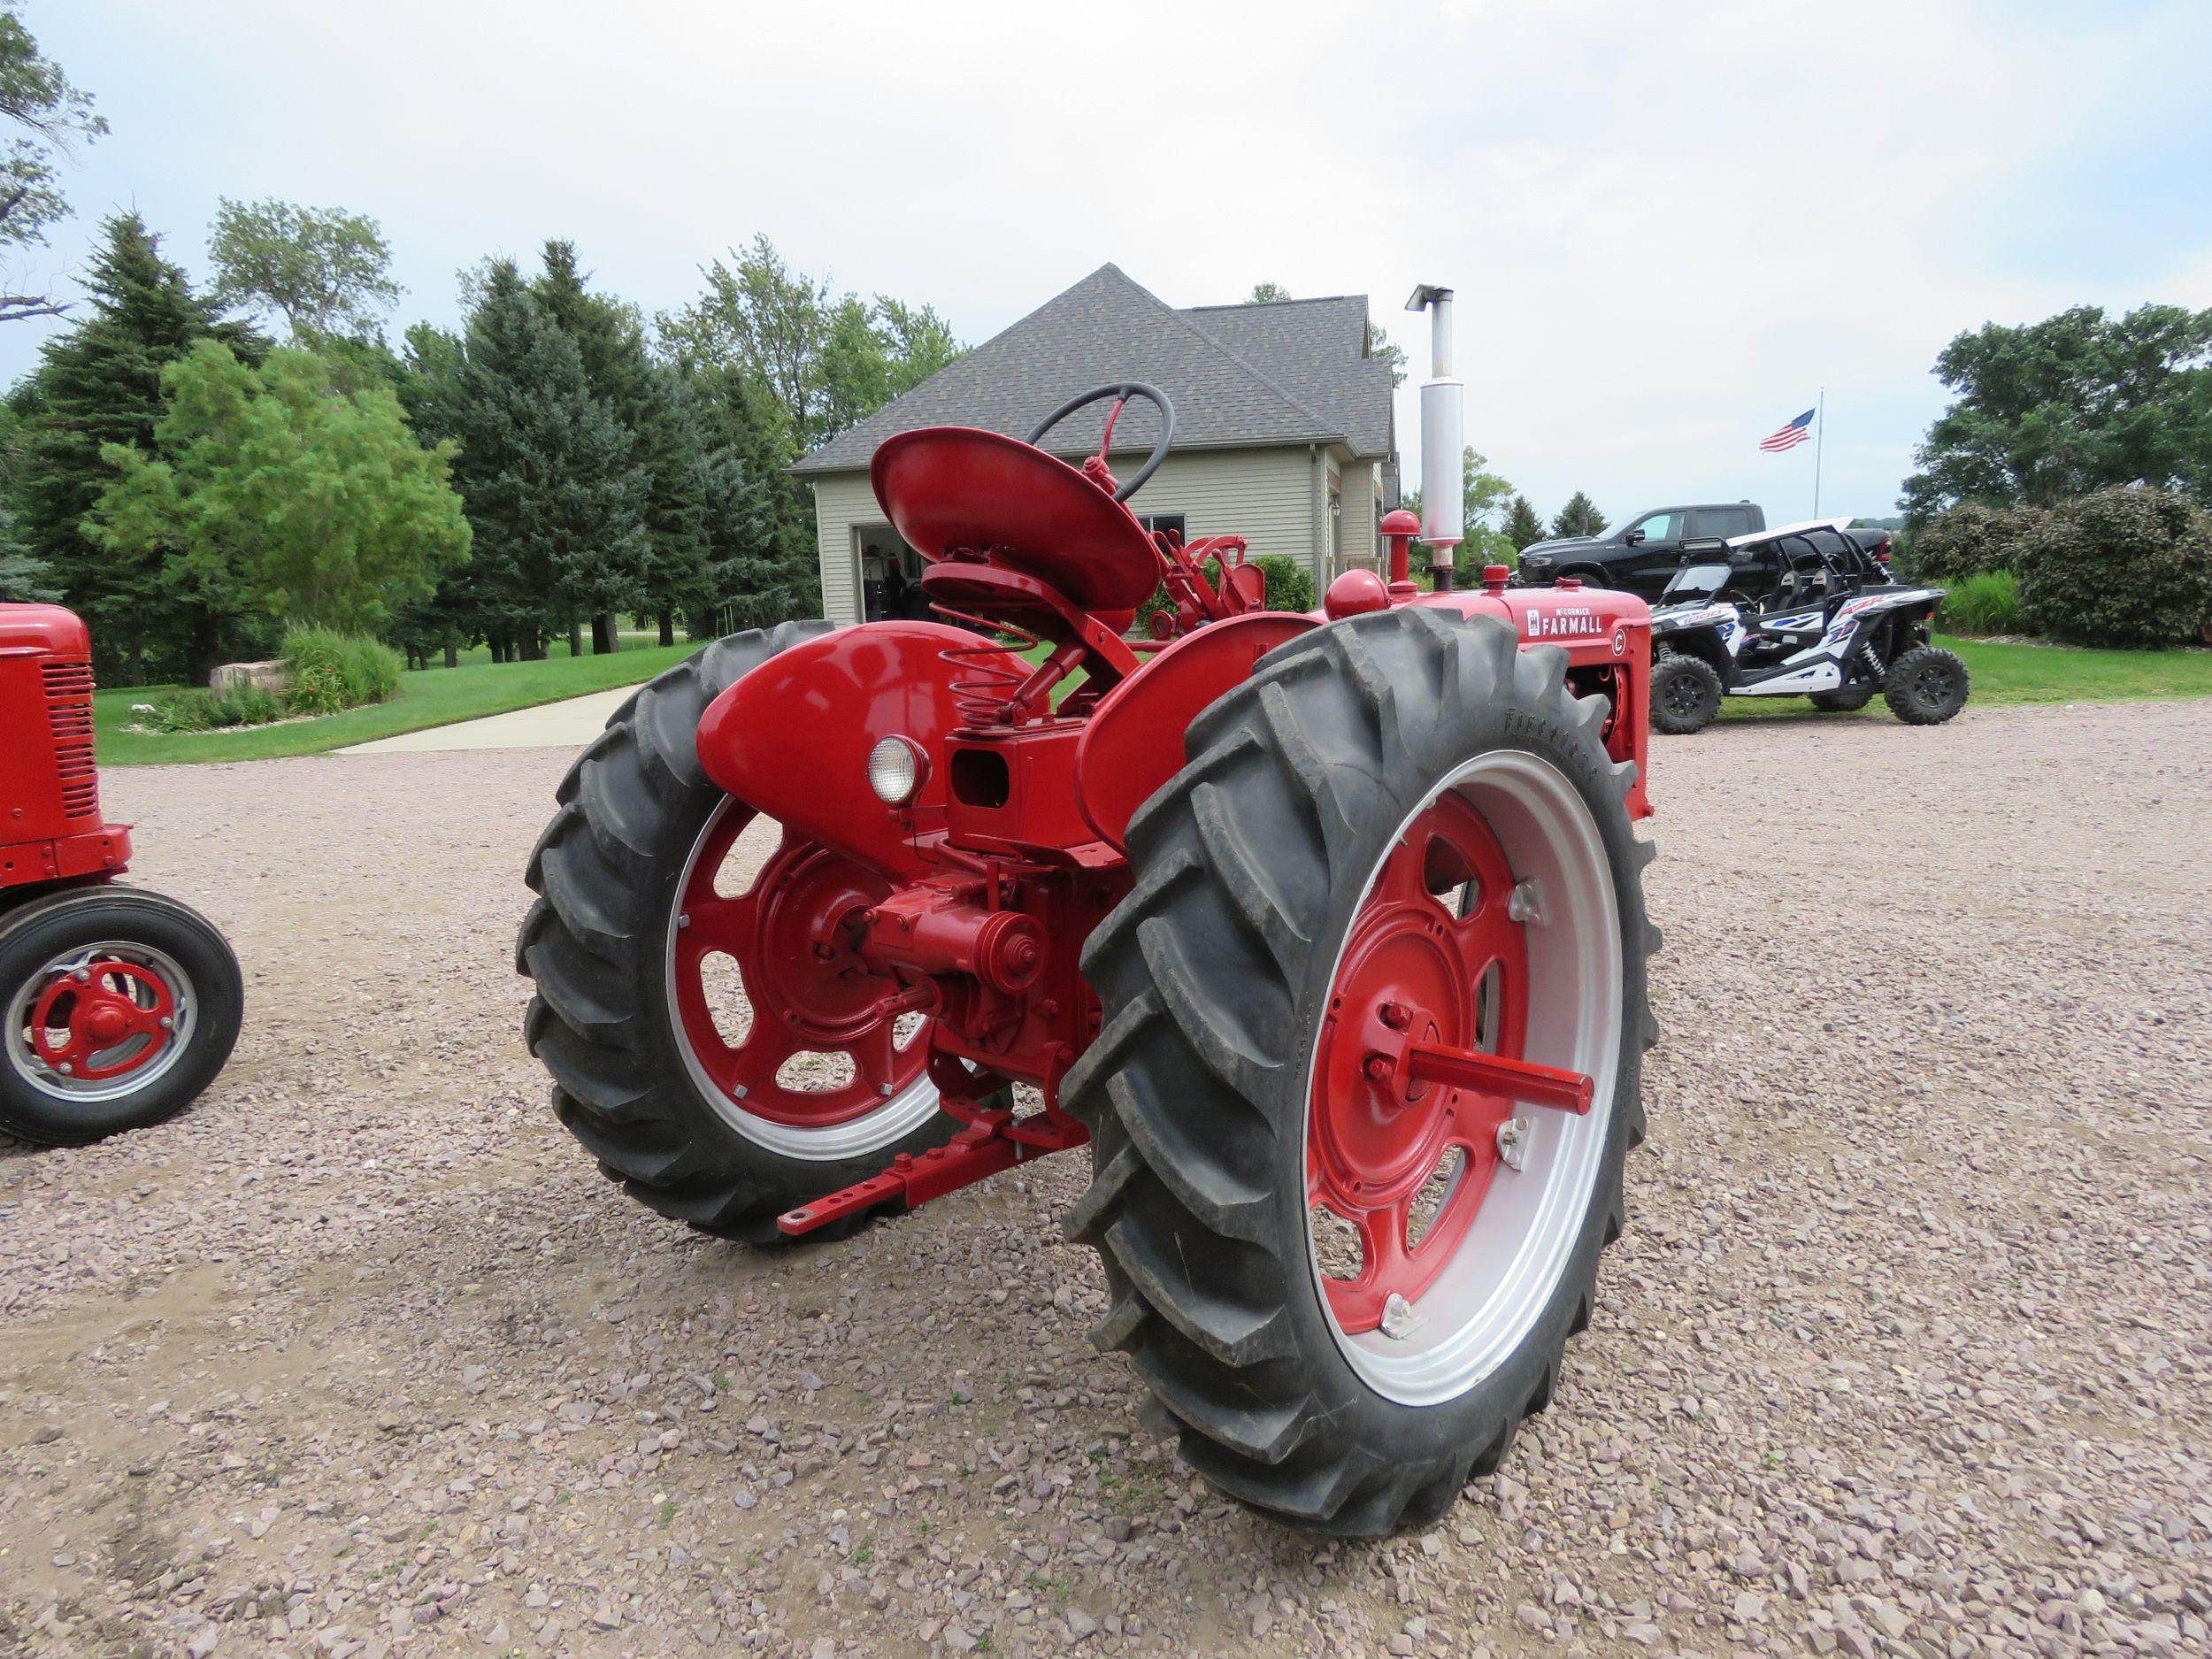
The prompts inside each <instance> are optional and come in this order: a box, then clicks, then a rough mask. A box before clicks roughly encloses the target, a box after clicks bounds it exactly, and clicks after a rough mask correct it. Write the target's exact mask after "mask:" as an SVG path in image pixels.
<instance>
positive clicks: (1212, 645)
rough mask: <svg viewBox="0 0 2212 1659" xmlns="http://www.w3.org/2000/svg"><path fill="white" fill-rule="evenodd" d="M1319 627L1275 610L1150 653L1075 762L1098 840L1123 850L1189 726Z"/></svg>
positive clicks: (1175, 762) (1114, 694)
mask: <svg viewBox="0 0 2212 1659" xmlns="http://www.w3.org/2000/svg"><path fill="white" fill-rule="evenodd" d="M1244 568H1246V569H1248V570H1249V569H1251V568H1253V567H1252V566H1250V565H1247V566H1245V567H1244ZM1318 626H1320V618H1317V617H1311V616H1297V615H1293V614H1291V613H1289V612H1286V611H1255V612H1250V613H1248V614H1246V615H1244V616H1240V617H1230V618H1225V619H1224V620H1222V621H1219V622H1214V623H1209V624H1208V625H1207V626H1204V627H1202V628H1200V629H1199V630H1198V631H1197V632H1196V633H1194V634H1186V635H1184V636H1183V637H1182V638H1181V639H1179V640H1178V641H1175V642H1174V643H1173V644H1172V645H1170V646H1168V647H1167V648H1166V649H1164V650H1161V651H1157V652H1155V653H1154V654H1153V655H1152V656H1151V657H1148V659H1147V660H1146V662H1145V664H1144V665H1143V666H1142V667H1141V668H1139V669H1138V670H1137V672H1135V673H1133V674H1132V675H1130V676H1129V678H1128V679H1126V680H1123V681H1122V682H1121V684H1119V685H1118V686H1116V687H1114V688H1113V689H1112V690H1111V691H1110V692H1108V693H1107V694H1106V695H1105V696H1104V697H1102V698H1101V699H1100V701H1099V704H1098V708H1097V709H1096V710H1095V711H1094V713H1093V714H1092V716H1091V720H1090V726H1089V729H1088V730H1087V731H1086V732H1085V733H1083V743H1082V747H1081V748H1080V749H1079V750H1078V751H1077V753H1076V757H1075V800H1076V805H1077V806H1078V807H1079V808H1080V809H1081V810H1082V813H1083V819H1084V822H1086V823H1087V824H1088V825H1089V826H1091V828H1092V829H1093V830H1094V831H1096V832H1097V834H1098V838H1099V839H1100V840H1101V841H1105V842H1106V843H1108V844H1109V845H1110V846H1111V847H1113V848H1114V849H1116V850H1118V851H1120V850H1126V849H1125V841H1124V837H1125V836H1126V835H1127V833H1128V832H1129V820H1130V819H1131V818H1133V817H1134V816H1135V815H1136V810H1137V809H1138V808H1139V807H1141V806H1142V805H1143V804H1144V803H1145V802H1146V801H1147V800H1148V799H1149V798H1150V797H1151V795H1152V794H1153V792H1154V791H1155V790H1156V789H1158V788H1159V787H1160V786H1161V785H1163V784H1164V783H1165V782H1166V781H1167V780H1169V779H1170V778H1172V777H1173V776H1174V775H1175V774H1176V773H1177V772H1180V771H1181V770H1182V769H1183V733H1186V732H1187V731H1188V730H1189V729H1190V724H1191V722H1192V721H1193V720H1195V719H1196V718H1198V717H1199V715H1200V714H1201V713H1202V712H1203V711H1204V710H1206V709H1207V708H1208V707H1210V705H1211V704H1212V703H1214V702H1215V701H1217V699H1218V698H1219V697H1221V695H1223V694H1224V693H1225V692H1227V691H1228V690H1229V689H1230V688H1231V687H1235V686H1239V685H1241V684H1243V683H1244V681H1246V680H1248V679H1250V678H1251V677H1252V665H1253V664H1255V663H1256V662H1258V661H1259V660H1260V658H1261V657H1264V656H1266V655H1267V654H1268V652H1270V651H1271V650H1273V649H1275V648H1276V647H1277V646H1278V645H1280V644H1282V643H1283V642H1284V641H1286V640H1291V639H1295V638H1296V637H1297V636H1298V635H1299V634H1303V633H1305V632H1306V631H1307V630H1308V629H1309V628H1314V627H1318Z"/></svg>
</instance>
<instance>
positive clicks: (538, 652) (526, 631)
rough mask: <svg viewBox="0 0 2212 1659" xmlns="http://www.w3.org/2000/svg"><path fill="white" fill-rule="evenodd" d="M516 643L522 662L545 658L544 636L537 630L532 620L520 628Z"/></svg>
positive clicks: (540, 660)
mask: <svg viewBox="0 0 2212 1659" xmlns="http://www.w3.org/2000/svg"><path fill="white" fill-rule="evenodd" d="M517 643H518V646H519V647H520V653H521V657H522V660H523V661H524V662H526V663H541V662H543V661H544V660H545V636H544V635H543V634H541V633H539V632H538V626H537V624H536V623H534V622H533V623H531V624H529V625H528V626H525V627H524V628H523V629H522V630H521V634H520V637H519V639H518V641H517Z"/></svg>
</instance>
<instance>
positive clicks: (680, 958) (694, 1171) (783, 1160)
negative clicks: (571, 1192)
mask: <svg viewBox="0 0 2212 1659" xmlns="http://www.w3.org/2000/svg"><path fill="white" fill-rule="evenodd" d="M829 631H830V625H829V624H828V623H826V622H787V623H785V624H784V625H782V626H780V627H778V628H777V629H775V630H774V631H773V632H772V633H751V634H733V635H732V636H731V637H729V638H728V639H725V640H721V641H717V642H716V643H714V644H712V645H710V646H707V647H706V648H705V649H703V650H700V651H698V652H696V653H695V654H694V655H693V656H692V657H689V658H688V659H687V660H686V661H685V662H683V663H681V664H678V665H677V666H676V667H674V668H672V669H670V670H668V671H667V672H665V673H664V674H661V675H660V676H659V677H657V679H655V680H651V681H649V683H648V684H647V685H646V686H645V687H643V688H642V689H641V690H640V691H639V692H638V694H637V695H635V696H634V697H633V698H631V699H630V700H629V701H628V702H627V703H625V704H623V706H622V707H621V708H620V709H619V710H617V711H616V712H615V714H614V716H613V717H612V718H611V719H610V720H609V721H608V722H607V729H606V730H605V731H604V732H603V733H600V735H599V736H598V737H597V738H596V739H595V740H594V741H593V742H592V744H591V746H590V747H589V748H588V749H585V751H584V753H583V755H582V757H580V759H579V760H578V761H577V763H576V764H575V765H574V766H573V767H572V768H571V769H570V771H569V774H568V776H567V777H566V778H565V779H564V780H562V782H561V786H560V787H559V789H558V790H557V792H556V797H557V800H558V801H559V803H560V810H559V811H557V813H556V814H555V815H554V818H553V821H552V823H551V824H550V825H549V826H548V827H547V829H546V832H545V833H544V835H543V836H542V837H541V838H540V840H539V841H538V845H537V849H536V850H535V851H534V852H533V853H532V854H531V856H530V868H529V876H528V879H529V883H530V886H531V887H533V888H534V890H535V891H536V892H537V893H538V894H539V895H541V896H540V897H539V898H538V899H537V901H536V902H534V903H533V904H532V905H531V907H530V912H529V915H528V917H527V918H526V919H525V920H524V922H523V925H522V937H521V940H520V942H519V944H518V947H517V950H516V967H517V969H518V971H519V972H522V973H524V974H526V975H527V976H528V977H529V978H530V979H533V980H534V981H535V985H536V995H534V996H533V997H532V998H531V999H530V1010H529V1013H528V1015H527V1017H526V1026H525V1029H526V1034H527V1036H528V1040H529V1044H530V1050H531V1052H532V1053H534V1054H535V1055H536V1056H538V1058H539V1059H540V1060H541V1061H543V1062H544V1064H545V1066H546V1069H547V1070H548V1071H550V1072H551V1073H552V1074H553V1109H554V1110H555V1111H556V1112H557V1114H558V1115H559V1117H560V1119H561V1121H562V1122H563V1123H564V1124H565V1125H567V1126H568V1128H569V1130H570V1131H571V1133H573V1134H574V1135H575V1136H576V1138H577V1139H578V1140H579V1141H582V1142H583V1143H584V1146H585V1147H586V1148H587V1149H588V1150H589V1151H590V1152H591V1154H592V1156H594V1157H595V1158H597V1159H598V1161H599V1164H600V1167H601V1169H602V1170H603V1171H605V1173H606V1174H607V1175H608V1176H609V1177H611V1179H615V1180H618V1181H619V1182H621V1184H622V1186H623V1187H624V1188H625V1190H626V1191H627V1192H628V1193H629V1194H630V1195H631V1196H632V1197H634V1198H636V1199H638V1200H639V1201H640V1202H643V1203H645V1204H647V1205H649V1206H650V1207H651V1208H653V1209H654V1210H658V1211H659V1212H660V1213H661V1214H663V1215H664V1216H669V1217H673V1218H675V1219H677V1220H680V1221H686V1222H688V1223H690V1224H691V1225H694V1226H695V1227H698V1228H701V1229H703V1230H704V1231H706V1232H710V1233H717V1234H720V1235H722V1236H725V1237H728V1238H733V1239H739V1240H745V1241H747V1242H749V1243H754V1244H771V1243H778V1242H780V1241H782V1239H783V1235H782V1234H781V1233H779V1232H778V1231H777V1227H776V1217H778V1216H779V1215H780V1214H782V1213H783V1212H784V1211H785V1210H789V1209H791V1208H793V1207H794V1206H795V1205H796V1204H799V1203H802V1202H804V1201H806V1200H807V1199H810V1198H817V1197H819V1196H821V1195H822V1194H824V1193H827V1192H832V1191H834V1190H835V1189H837V1188H839V1187H847V1186H850V1185H851V1184H853V1183H854V1182H856V1181H859V1180H862V1179H865V1178H867V1177H868V1176H871V1175H874V1174H878V1173H879V1172H880V1171H881V1170H882V1168H883V1166H884V1165H885V1164H888V1163H889V1162H890V1161H891V1160H892V1158H893V1157H894V1156H896V1155H897V1154H898V1153H901V1152H921V1151H923V1150H926V1148H930V1147H933V1146H936V1145H939V1144H941V1143H942V1142H943V1141H946V1140H948V1139H949V1138H950V1136H951V1135H952V1133H953V1132H954V1131H955V1130H956V1129H957V1128H958V1127H959V1125H957V1124H956V1122H954V1121H953V1119H951V1118H949V1117H947V1116H945V1115H944V1114H943V1113H942V1112H941V1111H940V1110H938V1109H937V1093H936V1090H935V1089H934V1087H932V1086H931V1084H930V1083H929V1081H928V1079H927V1077H926V1073H925V1071H924V1069H923V1063H924V1056H926V1053H927V1051H928V1044H927V1033H926V1031H918V1032H917V1031H907V1032H901V1031H899V1030H898V1029H897V1028H896V1027H895V1026H894V1025H891V1024H890V1023H888V1022H884V1021H880V1020H876V1021H871V1020H870V1019H868V1018H866V1010H867V1008H868V1006H869V1004H870V1002H871V1001H872V998H873V997H874V996H875V995H876V994H877V993H879V992H880V991H881V990H882V989H884V988H885V986H884V982H882V981H880V980H878V979H874V978H873V976H871V975H868V974H866V973H864V972H857V973H856V972H854V971H853V970H854V969H855V968H856V963H855V962H853V961H851V960H848V959H847V958H846V956H845V955H843V954H841V953H834V952H833V954H832V955H830V956H822V955H821V954H820V953H819V952H818V951H817V950H816V949H815V948H814V944H815V939H816V933H815V932H813V931H810V929H809V926H808V925H809V923H810V920H811V919H813V918H818V917H820V916H822V915H824V914H828V913H833V912H834V913H838V914H841V913H843V910H846V909H849V908H850V907H851V906H852V905H853V904H855V903H871V902H874V901H875V899H877V898H879V897H880V896H881V893H882V889H881V887H880V883H879V879H878V878H875V877H873V876H872V875H871V874H870V873H869V872H865V871H864V870H861V869H860V868H858V867H857V866H856V865H853V864H849V862H847V861H845V860H844V859H842V858H840V857H839V856H836V855H834V854H833V853H831V852H830V851H829V850H828V849H826V848H823V847H820V846H818V845H815V844H811V843H805V842H794V841H791V840H790V839H789V838H786V839H785V840H784V841H783V843H782V844H781V845H780V847H778V848H776V849H773V850H772V851H767V852H765V853H764V855H763V856H762V857H761V860H760V868H759V872H758V873H757V875H756V876H754V877H753V878H752V879H751V881H750V884H749V886H744V885H743V876H742V868H743V865H744V864H745V863H746V862H749V856H748V855H746V854H742V853H739V852H737V851H736V846H737V842H738V840H739V837H740V835H741V833H742V831H743V830H744V828H745V827H746V826H747V825H748V824H749V823H750V822H751V821H752V820H753V818H754V817H755V814H754V813H753V811H752V810H751V809H750V808H749V807H748V806H746V804H745V803H743V802H741V801H736V800H733V799H732V798H731V797H730V796H728V795H725V794H723V793H722V791H721V790H720V789H718V787H716V786H715V785H714V784H713V783H712V782H711V781H710V780H709V779H708V778H707V776H706V774H705V772H703V770H702V769H701V767H700V764H699V756H698V747H697V739H698V729H699V720H700V717H701V716H702V715H703V714H704V713H705V712H706V709H707V705H708V704H709V703H711V702H713V701H714V699H715V698H716V697H717V696H718V695H720V694H721V693H722V692H723V691H724V690H726V688H727V687H730V686H731V685H733V684H734V683H735V682H736V681H737V680H738V679H739V678H740V677H741V675H743V674H745V673H747V672H749V671H751V670H752V669H754V668H756V667H757V666H758V665H759V664H761V663H763V662H764V661H766V660H767V659H768V658H769V657H772V656H774V655H775V654H776V653H777V652H778V651H780V650H783V649H787V647H789V646H793V645H796V644H799V643H801V642H802V641H807V640H811V639H816V638H818V637H819V636H820V635H822V634H826V633H828V632H829ZM741 886H742V891H737V890H736V889H737V888H739V887H741ZM731 972H734V973H735V975H736V976H737V979H738V985H739V987H740V988H741V993H742V996H743V1002H742V1003H739V1002H737V1001H736V998H735V996H734V995H733V991H732V987H730V984H729V975H730V974H731ZM862 1225H865V1218H864V1217H856V1218H854V1219H852V1220H849V1221H847V1222H844V1223H841V1224H838V1225H833V1226H829V1227H824V1228H821V1229H819V1230H818V1231H817V1232H816V1233H812V1234H810V1235H809V1236H810V1237H813V1238H838V1237H843V1236H845V1235H847V1234H849V1233H853V1232H855V1231H856V1230H857V1229H858V1228H859V1227H860V1226H862Z"/></svg>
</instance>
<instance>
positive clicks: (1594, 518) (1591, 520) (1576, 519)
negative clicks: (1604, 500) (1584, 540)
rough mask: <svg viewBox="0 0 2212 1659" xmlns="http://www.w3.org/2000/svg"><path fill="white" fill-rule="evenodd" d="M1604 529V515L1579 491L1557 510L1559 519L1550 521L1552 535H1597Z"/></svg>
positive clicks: (1595, 504)
mask: <svg viewBox="0 0 2212 1659" xmlns="http://www.w3.org/2000/svg"><path fill="white" fill-rule="evenodd" d="M1604 529H1605V515H1604V514H1603V513H1601V512H1600V511H1598V505H1597V503H1595V502H1594V501H1592V500H1591V499H1590V498H1589V497H1588V496H1587V495H1584V494H1583V493H1582V492H1581V491H1580V490H1577V491H1575V493H1574V494H1573V495H1571V496H1569V497H1568V499H1567V504H1566V505H1565V506H1563V507H1562V508H1561V509H1560V510H1559V517H1557V518H1555V519H1553V520H1552V521H1551V533H1552V534H1554V535H1597V534H1601V533H1602V532H1603V530H1604Z"/></svg>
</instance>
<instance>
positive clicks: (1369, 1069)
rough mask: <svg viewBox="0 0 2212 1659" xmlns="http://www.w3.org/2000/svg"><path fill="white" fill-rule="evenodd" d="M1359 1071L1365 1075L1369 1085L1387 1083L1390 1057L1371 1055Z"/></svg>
mask: <svg viewBox="0 0 2212 1659" xmlns="http://www.w3.org/2000/svg"><path fill="white" fill-rule="evenodd" d="M1360 1070H1361V1071H1363V1072H1365V1073H1366V1074H1367V1080H1368V1081H1369V1082H1371V1083H1387V1082H1389V1081H1390V1056H1388V1055H1386V1054H1371V1055H1369V1056H1367V1060H1366V1064H1363V1065H1362V1066H1361V1067H1360Z"/></svg>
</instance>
